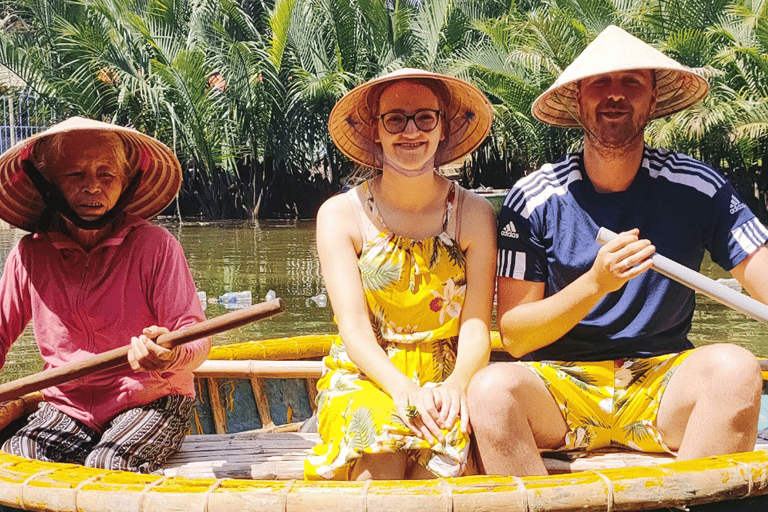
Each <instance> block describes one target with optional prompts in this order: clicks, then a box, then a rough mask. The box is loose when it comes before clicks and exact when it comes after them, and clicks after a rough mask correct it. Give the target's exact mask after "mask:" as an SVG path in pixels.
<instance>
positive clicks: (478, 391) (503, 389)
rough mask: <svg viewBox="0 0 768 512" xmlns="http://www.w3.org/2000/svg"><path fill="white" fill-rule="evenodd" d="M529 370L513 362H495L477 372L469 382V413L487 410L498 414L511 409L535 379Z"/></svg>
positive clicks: (517, 403)
mask: <svg viewBox="0 0 768 512" xmlns="http://www.w3.org/2000/svg"><path fill="white" fill-rule="evenodd" d="M535 378H536V377H535V375H533V374H532V373H531V372H530V371H528V370H527V369H525V368H522V367H520V366H518V365H515V364H510V363H496V364H491V365H489V366H487V367H486V368H484V369H482V370H481V371H479V372H477V374H475V376H474V377H473V378H472V380H471V381H470V383H469V388H468V390H467V400H468V405H469V409H470V414H472V413H477V412H481V411H485V410H488V411H490V412H492V413H493V414H498V413H499V412H500V410H501V409H513V408H514V407H516V406H517V405H519V400H520V397H521V396H522V394H523V393H524V392H525V389H526V387H527V386H529V385H530V382H529V379H535Z"/></svg>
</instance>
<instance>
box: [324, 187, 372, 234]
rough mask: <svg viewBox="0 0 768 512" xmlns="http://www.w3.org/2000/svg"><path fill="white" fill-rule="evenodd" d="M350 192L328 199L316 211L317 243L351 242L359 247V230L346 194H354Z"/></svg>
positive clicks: (353, 210)
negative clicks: (323, 241)
mask: <svg viewBox="0 0 768 512" xmlns="http://www.w3.org/2000/svg"><path fill="white" fill-rule="evenodd" d="M354 193H357V192H356V191H354V190H352V191H349V192H346V193H342V194H336V195H335V196H332V197H330V198H328V199H327V200H326V201H325V202H324V203H323V204H322V205H321V206H320V209H319V210H318V211H317V237H318V242H321V241H322V240H325V241H336V242H338V241H340V240H351V241H352V242H353V244H354V245H355V246H357V245H359V243H358V240H359V239H360V238H361V235H360V230H359V228H358V222H357V218H356V216H357V215H358V212H357V211H356V210H355V207H354V205H353V204H352V201H350V200H349V197H348V196H347V194H354Z"/></svg>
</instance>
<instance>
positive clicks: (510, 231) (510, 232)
mask: <svg viewBox="0 0 768 512" xmlns="http://www.w3.org/2000/svg"><path fill="white" fill-rule="evenodd" d="M501 236H505V237H507V238H520V233H518V232H517V230H516V229H515V225H514V224H513V223H512V221H509V224H507V225H506V226H504V229H502V230H501Z"/></svg>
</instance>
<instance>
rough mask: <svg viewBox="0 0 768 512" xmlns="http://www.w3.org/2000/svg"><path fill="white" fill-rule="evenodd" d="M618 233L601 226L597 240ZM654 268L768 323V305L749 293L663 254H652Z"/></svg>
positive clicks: (615, 235)
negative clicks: (721, 282) (733, 287)
mask: <svg viewBox="0 0 768 512" xmlns="http://www.w3.org/2000/svg"><path fill="white" fill-rule="evenodd" d="M617 236H618V235H617V234H616V233H614V232H613V231H611V230H610V229H607V228H600V230H599V231H598V233H597V241H598V242H600V243H601V244H605V243H608V242H610V241H611V240H613V239H614V238H616V237H617ZM651 260H652V261H653V269H654V270H655V271H656V272H658V273H659V274H661V275H664V276H666V277H668V278H670V279H672V280H674V281H677V282H678V283H680V284H683V285H685V286H687V287H688V288H691V289H692V290H695V291H697V292H700V293H703V294H704V295H706V296H707V297H710V298H712V299H714V300H716V301H718V302H720V303H722V304H725V305H726V306H728V307H730V308H733V309H735V310H736V311H739V312H741V313H744V314H745V315H747V316H749V317H750V318H754V319H755V320H757V321H759V322H762V323H764V324H768V306H767V305H765V304H763V303H762V302H759V301H757V300H755V299H753V298H752V297H750V296H748V295H744V294H742V293H739V292H737V291H736V290H732V289H731V288H728V287H727V286H725V285H722V284H720V283H718V282H717V281H715V280H713V279H710V278H708V277H706V276H703V275H701V274H699V273H698V272H696V271H695V270H691V269H690V268H688V267H686V266H684V265H681V264H679V263H677V262H674V261H672V260H670V259H669V258H665V257H664V256H662V255H661V254H654V255H653V256H651Z"/></svg>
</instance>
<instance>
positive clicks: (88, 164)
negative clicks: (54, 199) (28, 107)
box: [46, 131, 127, 220]
mask: <svg viewBox="0 0 768 512" xmlns="http://www.w3.org/2000/svg"><path fill="white" fill-rule="evenodd" d="M61 137H62V140H61V141H60V145H61V152H60V153H59V154H58V155H55V156H54V157H52V158H50V159H48V160H47V161H46V166H47V167H48V168H50V169H55V170H56V172H55V174H54V173H50V174H52V175H55V178H54V180H53V181H54V184H55V185H56V186H57V187H59V190H61V193H62V194H63V195H64V198H65V199H66V200H67V203H69V205H70V206H71V207H72V209H73V210H74V211H75V213H77V215H79V216H80V217H81V218H83V219H85V220H94V219H97V218H99V217H101V216H102V215H104V214H105V213H107V212H108V211H109V210H110V209H112V207H114V206H115V204H116V203H117V200H118V199H119V198H120V194H121V193H122V192H123V188H124V187H125V184H126V181H127V177H126V175H125V173H124V172H123V165H124V164H123V162H125V155H124V154H119V155H117V156H118V158H116V155H115V150H113V149H112V148H111V147H110V145H111V144H114V139H112V137H114V138H116V136H115V135H113V134H105V133H99V132H95V133H94V132H83V131H76V132H72V133H67V134H63V135H62V136H61ZM117 142H118V144H117V145H116V146H114V147H115V148H117V151H118V152H119V153H122V151H123V149H122V143H120V141H119V139H117ZM120 157H122V158H120Z"/></svg>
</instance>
